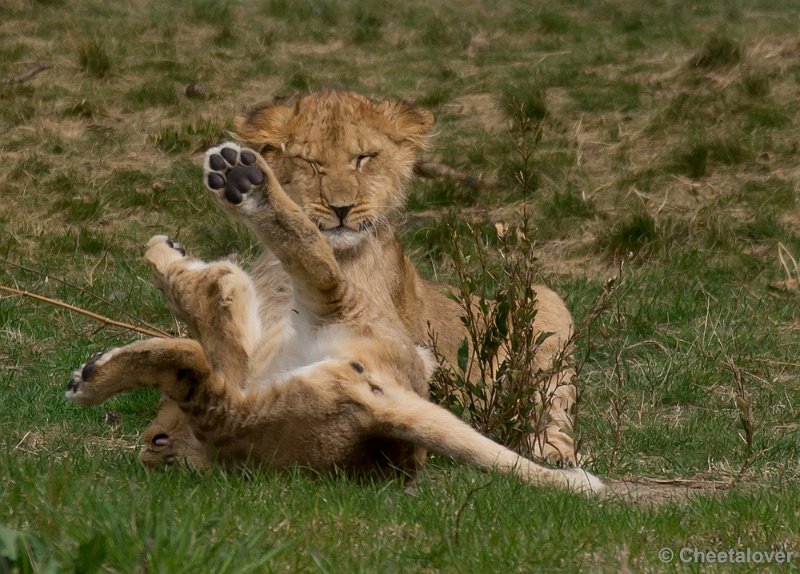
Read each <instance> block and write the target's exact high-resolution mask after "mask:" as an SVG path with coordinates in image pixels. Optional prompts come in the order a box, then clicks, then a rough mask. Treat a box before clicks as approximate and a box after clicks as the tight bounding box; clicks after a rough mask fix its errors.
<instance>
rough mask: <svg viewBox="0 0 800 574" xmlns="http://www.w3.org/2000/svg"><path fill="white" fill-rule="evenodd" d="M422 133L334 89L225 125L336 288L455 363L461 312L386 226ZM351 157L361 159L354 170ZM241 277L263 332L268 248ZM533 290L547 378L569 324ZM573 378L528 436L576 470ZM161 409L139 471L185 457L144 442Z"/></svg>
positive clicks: (267, 321)
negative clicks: (334, 264)
mask: <svg viewBox="0 0 800 574" xmlns="http://www.w3.org/2000/svg"><path fill="white" fill-rule="evenodd" d="M432 125H433V117H432V115H431V114H430V113H428V112H425V111H418V110H414V109H413V108H411V107H409V106H408V105H407V104H404V103H394V102H376V101H373V100H371V99H369V98H366V97H364V96H362V95H359V94H354V93H350V92H334V91H326V92H318V93H312V94H308V95H306V96H303V97H300V98H298V99H297V100H296V101H293V102H290V103H287V104H281V105H276V106H272V107H267V108H261V109H257V110H254V111H253V112H251V113H250V114H249V115H248V116H247V117H240V118H237V119H236V130H237V133H238V136H239V138H240V139H241V140H242V141H243V142H245V143H246V144H247V145H249V146H250V147H253V148H254V149H256V150H257V151H259V152H260V153H261V154H262V156H263V157H264V158H265V159H266V160H267V162H268V163H269V165H270V166H271V167H272V169H273V171H274V173H275V176H276V177H277V179H278V181H279V182H280V183H281V185H282V186H283V188H284V189H285V191H286V192H287V193H288V195H289V196H290V197H291V198H292V200H294V201H295V202H296V203H297V205H298V206H299V207H300V209H301V210H302V211H303V212H304V213H305V214H306V216H307V217H308V218H309V219H311V221H312V222H314V224H316V226H317V227H318V229H320V230H322V232H323V234H324V235H325V237H326V238H327V239H328V241H329V242H330V244H331V246H332V247H333V252H334V256H335V258H336V260H337V261H338V263H339V265H340V268H341V271H342V273H343V275H344V276H345V277H346V279H347V281H348V282H351V283H353V284H357V285H359V287H360V288H361V289H362V290H363V291H364V292H365V293H366V295H367V297H369V298H370V299H371V300H372V301H374V302H376V303H377V304H379V305H380V306H382V308H383V309H385V310H386V312H387V313H388V312H392V313H396V315H397V316H398V317H399V319H400V321H401V322H402V324H403V326H404V327H405V329H406V330H407V333H408V334H409V335H410V336H411V338H412V339H413V340H414V342H415V343H417V344H419V345H430V340H429V338H430V335H431V332H433V334H434V336H435V337H436V340H437V346H438V348H439V349H440V351H441V352H443V354H444V356H445V357H446V358H447V359H448V360H449V361H450V363H451V364H455V363H456V355H457V351H458V347H459V345H460V343H461V341H462V340H463V338H464V337H465V335H466V332H465V330H464V326H463V324H462V323H461V320H460V319H459V316H460V315H461V311H460V308H459V307H458V305H457V304H456V303H455V302H454V301H452V300H451V299H450V298H448V297H447V296H446V294H445V292H446V287H444V286H442V285H438V284H436V283H432V282H429V281H426V280H424V279H422V278H421V277H420V276H419V274H418V273H417V271H416V269H415V267H414V265H413V264H412V263H411V261H410V260H409V259H408V258H407V257H406V256H405V254H404V253H403V249H402V246H401V245H400V243H399V241H398V240H397V237H396V235H395V233H394V230H393V228H392V227H391V225H390V220H391V218H392V216H393V214H394V213H395V212H396V211H397V210H399V209H401V208H402V207H403V206H404V204H405V200H406V195H405V185H406V184H407V182H408V181H409V179H410V178H411V176H412V171H413V165H414V161H415V158H416V153H417V151H418V150H419V148H420V147H422V146H424V144H425V141H426V136H427V134H428V132H429V130H430V129H431V127H432ZM374 154H377V155H374ZM359 156H366V157H364V158H363V159H362V161H361V162H358V158H359ZM357 164H358V167H357ZM347 206H352V208H351V209H350V211H349V212H348V213H347V216H346V217H345V218H344V220H343V221H341V222H340V221H339V218H338V217H337V215H336V213H335V211H334V208H339V209H342V208H346V207H347ZM252 275H253V281H254V282H255V285H256V291H257V293H258V298H259V301H260V302H261V310H260V313H261V318H262V323H263V324H264V325H271V324H273V323H274V320H273V318H274V317H282V316H284V314H285V310H286V308H287V307H288V306H289V305H290V301H291V288H290V286H289V284H288V279H287V277H286V275H285V274H284V273H283V271H282V269H281V265H280V263H279V262H278V260H277V259H276V258H275V257H274V255H273V254H272V253H271V252H269V251H267V252H265V253H264V255H263V256H262V257H261V258H260V259H259V260H258V261H257V262H256V265H255V268H254V270H253V272H252ZM536 292H537V295H538V301H539V309H538V315H537V317H536V325H535V327H536V329H537V330H538V331H540V332H548V333H552V334H553V335H552V336H550V337H549V338H547V339H546V340H545V341H544V343H543V344H542V346H541V348H540V349H539V351H538V353H537V354H536V356H535V363H536V364H535V365H534V368H535V369H542V370H545V371H546V370H547V369H550V368H551V366H552V364H553V362H554V359H555V357H557V356H558V355H559V354H560V353H561V354H565V355H569V354H570V352H571V349H566V350H565V349H564V345H565V342H566V341H568V339H569V336H570V333H571V330H572V317H571V316H570V313H569V311H567V309H566V307H565V305H564V303H563V301H562V300H561V299H560V298H559V296H558V295H556V294H555V293H554V292H553V291H552V290H550V289H548V288H547V287H545V286H543V285H537V286H536ZM429 325H430V326H431V328H432V329H429V328H428V326H429ZM195 336H196V335H195ZM264 352H270V351H264ZM573 376H574V371H573V370H572V369H571V368H569V367H565V368H563V369H560V370H557V372H555V373H554V374H553V375H552V377H551V378H550V380H549V381H548V382H547V394H549V395H550V400H549V401H547V405H546V406H547V408H548V416H549V423H548V425H547V427H546V429H545V431H544V432H543V433H541V434H540V435H539V436H531V437H530V438H531V443H532V444H531V446H532V450H533V452H534V453H535V455H536V456H538V457H539V458H543V459H547V460H550V461H553V462H567V463H574V462H575V445H574V442H573V440H572V438H571V436H570V435H569V434H567V433H569V432H570V431H571V430H572V429H573V423H574V418H573V415H572V410H573V407H574V404H575V399H576V389H575V386H574V385H573V383H572V378H573ZM165 409H166V410H162V411H160V412H159V415H158V417H157V419H156V420H155V421H154V423H153V425H152V426H151V427H150V428H149V429H148V431H147V432H146V433H145V446H144V447H143V449H142V454H141V457H142V460H143V461H144V462H146V463H148V464H157V462H158V461H159V459H160V458H170V459H171V458H175V457H177V458H178V459H183V458H185V457H184V455H183V449H182V448H181V447H180V445H181V444H183V443H184V440H183V439H181V440H179V441H176V443H175V445H174V448H171V447H170V446H169V445H166V446H163V445H155V444H154V443H153V439H154V438H155V437H161V436H162V435H165V434H167V435H169V432H168V431H169V429H172V430H173V432H174V429H176V428H179V427H180V425H179V424H177V423H176V421H175V420H174V414H175V412H176V411H175V409H174V408H166V407H165ZM562 430H566V431H567V433H565V432H562ZM185 434H186V433H185V432H182V434H181V436H184V435H185ZM189 462H191V463H192V464H201V463H202V457H200V458H198V457H196V456H190V457H189Z"/></svg>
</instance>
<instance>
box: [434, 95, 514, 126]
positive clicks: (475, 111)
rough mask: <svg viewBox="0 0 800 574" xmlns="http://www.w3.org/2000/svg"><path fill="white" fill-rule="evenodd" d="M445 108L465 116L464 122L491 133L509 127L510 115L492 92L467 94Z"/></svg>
mask: <svg viewBox="0 0 800 574" xmlns="http://www.w3.org/2000/svg"><path fill="white" fill-rule="evenodd" d="M445 110H446V111H447V112H450V113H456V114H458V115H460V116H462V117H463V118H464V120H463V121H464V122H468V123H470V124H472V125H476V126H478V127H480V128H481V129H483V130H484V131H486V132H489V133H496V132H499V131H502V130H505V129H506V128H507V127H508V116H507V115H506V113H505V111H504V110H503V108H502V106H501V104H500V102H499V101H498V99H497V98H496V97H495V96H494V95H492V94H467V95H466V96H461V97H459V98H456V99H454V100H453V101H451V102H450V103H448V104H447V105H446V106H445Z"/></svg>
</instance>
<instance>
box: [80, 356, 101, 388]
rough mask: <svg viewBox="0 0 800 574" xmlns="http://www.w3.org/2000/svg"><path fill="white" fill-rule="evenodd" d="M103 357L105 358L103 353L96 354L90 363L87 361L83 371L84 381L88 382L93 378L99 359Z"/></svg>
mask: <svg viewBox="0 0 800 574" xmlns="http://www.w3.org/2000/svg"><path fill="white" fill-rule="evenodd" d="M102 356H103V353H102V352H101V353H95V354H94V355H92V356H91V357H90V358H89V360H88V361H86V364H85V365H84V366H83V369H82V370H81V378H82V379H83V380H84V381H88V380H89V379H90V378H91V377H92V374H93V373H94V370H95V367H96V363H97V359H99V358H100V357H102Z"/></svg>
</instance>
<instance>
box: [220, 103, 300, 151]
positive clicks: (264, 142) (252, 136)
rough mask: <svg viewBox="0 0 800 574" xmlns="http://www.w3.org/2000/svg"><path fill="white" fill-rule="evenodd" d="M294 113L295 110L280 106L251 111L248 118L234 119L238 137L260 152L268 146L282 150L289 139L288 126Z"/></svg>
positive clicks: (239, 117)
mask: <svg viewBox="0 0 800 574" xmlns="http://www.w3.org/2000/svg"><path fill="white" fill-rule="evenodd" d="M294 112H295V110H294V108H291V107H287V106H280V105H278V106H267V107H263V108H256V109H254V110H251V111H250V112H249V113H248V114H247V116H237V117H236V118H234V120H233V125H234V130H235V132H236V136H237V137H238V138H239V140H240V141H241V142H242V143H244V144H246V145H248V146H250V147H253V148H255V149H258V150H261V149H263V148H265V147H268V146H269V147H275V148H280V147H282V146H283V144H285V143H286V139H287V138H288V135H289V134H288V124H289V120H291V119H292V116H293V115H294Z"/></svg>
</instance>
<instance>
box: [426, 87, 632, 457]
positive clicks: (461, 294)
mask: <svg viewBox="0 0 800 574" xmlns="http://www.w3.org/2000/svg"><path fill="white" fill-rule="evenodd" d="M512 119H513V125H512V128H511V129H510V130H509V132H510V136H511V137H513V138H514V142H515V151H516V155H517V157H518V159H519V160H520V161H519V164H518V165H519V171H518V172H517V173H516V174H515V179H516V182H517V185H518V187H519V190H520V192H521V194H522V196H523V197H524V198H526V199H525V201H523V203H522V204H521V206H520V217H519V219H518V221H516V222H511V223H506V222H496V223H495V231H496V234H497V238H496V240H494V238H493V239H492V240H488V239H487V238H482V237H481V235H480V233H478V232H477V231H476V230H474V229H473V228H472V227H471V226H470V225H469V224H467V225H466V229H467V230H468V234H467V235H466V236H464V234H463V233H462V232H461V230H460V229H459V228H458V226H456V225H452V224H451V223H448V222H446V223H445V225H446V226H447V236H448V237H450V239H451V245H450V259H451V262H452V268H453V271H454V273H455V276H456V284H455V286H454V288H453V290H452V293H451V296H452V298H453V300H455V301H456V302H457V303H458V305H459V307H460V309H461V313H462V317H461V321H462V322H463V324H464V327H465V330H466V333H467V335H466V337H465V338H464V339H463V340H462V342H461V345H460V347H459V350H458V354H457V364H455V365H453V364H450V363H449V362H448V361H447V359H445V358H444V356H443V355H442V353H441V352H440V350H439V349H438V347H437V345H436V340H435V336H433V337H432V340H433V341H434V343H433V352H434V354H435V355H436V357H437V359H438V360H439V364H440V365H441V367H440V368H439V369H438V370H437V371H436V373H435V374H434V377H433V381H432V389H433V390H432V395H433V398H434V400H437V401H438V402H439V403H441V404H443V405H445V406H446V407H447V408H448V409H450V410H451V411H453V412H455V413H456V414H457V415H458V416H460V417H462V418H463V419H465V420H466V421H468V422H469V423H470V424H471V425H473V426H474V427H475V428H477V429H478V430H479V431H480V432H482V433H484V434H486V435H488V436H490V437H492V438H493V439H495V440H497V441H499V442H501V443H502V444H505V445H507V446H508V447H509V448H512V449H514V450H516V451H517V452H519V453H520V454H522V455H523V456H526V457H529V458H530V457H532V456H533V451H534V446H535V444H536V443H535V442H533V440H531V437H535V438H534V440H535V441H537V442H539V443H542V444H544V443H547V431H546V428H547V425H548V423H549V416H548V412H549V410H550V406H551V404H552V402H553V400H554V398H555V395H556V392H557V389H558V386H559V385H561V384H570V383H576V382H577V379H578V378H579V375H580V370H581V368H582V366H583V364H584V363H585V361H586V358H587V357H588V349H590V348H591V347H592V341H591V339H592V338H593V337H594V336H595V335H596V334H597V333H599V334H600V335H602V336H603V337H604V338H606V337H607V339H606V340H605V342H606V344H608V345H612V346H613V345H615V344H617V343H619V341H620V340H621V339H619V338H617V339H614V340H613V341H612V339H611V336H610V334H609V333H608V331H607V330H604V329H598V330H595V329H594V325H595V324H596V323H598V319H599V318H600V316H601V315H603V314H605V313H606V312H607V311H608V310H609V309H612V308H613V309H614V310H615V318H616V320H617V322H618V324H621V322H622V310H621V304H620V289H619V285H620V284H621V282H620V281H619V278H618V277H615V278H613V279H610V280H609V281H607V282H606V284H605V286H604V288H603V290H602V292H601V293H600V294H599V295H598V296H597V298H596V299H595V301H594V302H593V303H592V305H591V307H590V308H589V309H588V311H587V312H586V314H585V316H584V318H583V320H582V321H581V322H580V324H579V325H577V326H574V327H573V329H572V331H571V333H570V336H569V338H568V340H567V341H565V343H564V345H563V346H562V347H561V350H560V352H558V353H557V354H556V356H555V357H554V358H553V361H552V363H551V364H550V365H549V366H548V367H547V368H544V369H543V368H539V367H536V366H535V362H534V357H535V355H536V354H537V353H538V352H539V349H540V347H541V345H542V344H543V343H544V342H545V341H546V340H547V339H548V338H549V337H551V336H552V335H553V334H552V333H548V332H537V331H536V329H534V322H535V319H536V315H537V311H538V309H537V304H538V300H537V294H536V289H535V284H536V283H537V282H539V281H537V279H539V265H538V262H537V258H536V257H535V255H534V247H535V245H536V243H535V239H534V238H535V229H534V225H533V223H532V221H531V214H530V210H529V208H528V204H527V197H528V195H529V194H530V193H531V192H532V191H533V189H534V188H535V182H536V181H537V178H538V175H537V174H536V173H534V171H533V165H534V157H533V154H534V151H535V149H536V145H537V144H538V142H539V141H540V139H541V137H542V127H543V126H542V122H541V121H539V120H533V119H531V118H530V117H529V116H528V115H526V113H525V108H524V105H523V104H520V103H519V102H514V106H513V107H512ZM620 271H621V266H620ZM579 339H585V340H586V341H585V344H586V349H587V354H586V355H584V356H583V358H582V360H581V361H580V363H579V364H575V362H574V357H573V351H574V348H575V344H576V342H577V341H578V340H579ZM623 348H624V346H623V345H617V346H616V347H614V349H615V350H614V352H613V356H614V364H615V367H614V369H613V376H612V377H610V378H609V380H610V381H612V383H611V384H612V385H613V387H614V390H613V391H612V393H611V398H612V401H611V405H612V406H611V413H612V414H611V417H612V420H613V421H614V424H613V427H614V451H613V452H614V453H617V452H618V451H619V445H620V443H621V437H622V420H623V415H622V412H623V409H624V406H625V400H624V396H625V391H624V387H625V385H624V381H625V374H626V371H625V367H624V361H623V360H622V352H623ZM573 369H574V371H575V376H574V377H573V378H572V380H571V381H570V379H569V377H568V376H567V373H568V372H569V371H570V370H573ZM553 381H556V383H555V384H553ZM578 398H579V399H580V395H579V397H578ZM579 402H580V401H577V402H576V405H575V412H574V413H573V414H574V416H575V417H576V421H577V415H578V413H577V407H578V404H579ZM575 443H576V449H577V448H578V446H579V440H576V441H575ZM575 454H576V456H577V453H575Z"/></svg>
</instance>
